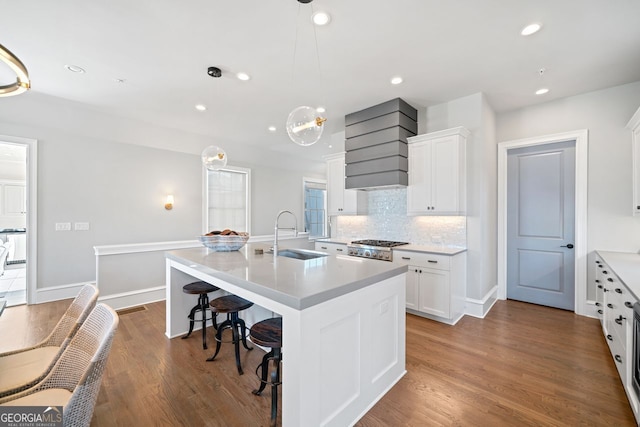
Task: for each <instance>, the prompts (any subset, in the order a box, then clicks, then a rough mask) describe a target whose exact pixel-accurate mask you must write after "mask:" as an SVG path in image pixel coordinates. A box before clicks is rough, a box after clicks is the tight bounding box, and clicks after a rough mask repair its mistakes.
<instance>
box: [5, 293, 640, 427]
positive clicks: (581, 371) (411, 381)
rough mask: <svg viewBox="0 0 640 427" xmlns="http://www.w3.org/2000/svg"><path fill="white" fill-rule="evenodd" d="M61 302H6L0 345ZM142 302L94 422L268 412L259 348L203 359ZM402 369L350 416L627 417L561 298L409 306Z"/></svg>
mask: <svg viewBox="0 0 640 427" xmlns="http://www.w3.org/2000/svg"><path fill="white" fill-rule="evenodd" d="M69 302H70V301H69V300H67V301H58V302H54V303H47V304H40V305H37V306H28V307H27V306H19V307H11V308H7V309H6V310H5V312H4V313H3V314H2V316H1V317H0V337H1V339H0V351H5V350H8V349H11V348H16V347H20V346H23V345H27V344H30V343H35V342H37V341H39V340H40V339H41V338H42V337H44V336H45V335H46V334H47V333H48V332H49V331H50V330H51V329H52V328H53V326H54V325H55V323H56V322H57V320H58V319H59V318H60V316H61V315H62V313H63V312H64V310H65V309H66V307H67V305H68V304H69ZM145 307H146V310H141V311H132V312H129V313H123V314H122V315H121V318H120V327H119V329H118V332H117V334H116V338H115V340H114V345H113V348H112V350H111V355H110V358H109V362H108V365H107V369H106V371H105V375H104V377H103V383H102V388H101V391H100V396H99V398H98V402H97V405H96V409H95V412H94V416H93V420H92V424H91V425H92V426H97V427H103V426H132V425H136V426H164V425H166V426H174V425H175V426H177V425H182V426H266V425H268V424H269V409H270V392H269V391H265V393H264V394H263V396H254V395H253V394H251V390H252V389H253V388H255V387H256V386H257V380H256V378H255V375H254V374H253V370H254V369H255V366H257V364H258V363H259V361H260V359H261V357H262V355H263V354H264V353H263V352H262V351H261V350H260V349H257V348H256V349H255V350H253V351H251V352H246V351H244V350H243V351H242V363H243V367H244V368H245V374H244V375H243V376H238V373H237V371H236V368H235V363H234V358H233V347H232V346H231V345H230V344H223V348H222V350H221V353H220V355H218V359H216V361H214V362H205V359H206V358H207V357H209V356H210V355H211V354H213V350H212V349H211V345H210V346H209V347H210V349H209V350H203V349H202V344H201V339H200V334H198V333H196V334H194V336H192V337H190V338H189V339H186V340H181V339H173V340H168V339H166V338H165V336H164V315H165V311H164V309H165V305H164V303H163V302H159V303H153V304H148V305H146V306H145ZM185 320H186V319H185ZM27 325H28V326H27ZM209 332H210V333H209V335H208V340H209V343H210V344H214V340H213V330H211V331H209ZM284 357H285V359H284V360H285V362H284V363H286V353H285V354H284ZM407 371H408V372H407V374H406V375H405V376H404V377H403V378H402V379H401V380H400V382H399V383H398V384H397V385H396V386H395V387H394V388H393V389H391V391H390V392H389V393H387V395H385V396H384V397H383V398H382V399H381V400H380V402H378V403H377V404H376V405H375V406H374V407H373V408H372V409H371V410H370V411H369V412H368V413H367V414H366V415H365V416H364V417H363V418H362V419H361V420H360V421H359V422H358V423H357V424H356V425H357V426H359V427H365V426H366V427H368V426H440V425H442V426H514V425H517V426H577V425H581V426H609V425H610V426H634V425H636V423H635V421H634V418H633V414H632V412H631V408H630V407H629V403H628V402H627V399H626V396H625V394H624V390H623V388H622V384H621V382H620V379H619V378H618V375H617V371H616V368H615V366H614V362H613V359H612V358H611V355H610V353H609V351H608V348H607V345H606V343H605V341H604V338H603V336H602V332H601V328H600V323H599V322H598V321H597V320H595V319H589V318H585V317H581V316H576V315H575V314H573V313H571V312H567V311H563V310H556V309H551V308H547V307H541V306H536V305H531V304H525V303H520V302H516V301H499V302H498V303H497V304H496V305H495V306H494V308H493V309H492V310H491V312H490V313H489V315H488V316H487V317H486V319H476V318H473V317H469V316H466V317H465V318H463V319H462V320H461V321H460V322H459V323H458V324H457V325H456V326H448V325H444V324H441V323H438V322H433V321H430V320H428V319H423V318H421V317H417V316H413V315H408V316H407ZM284 381H285V383H286V379H284ZM285 386H286V384H285Z"/></svg>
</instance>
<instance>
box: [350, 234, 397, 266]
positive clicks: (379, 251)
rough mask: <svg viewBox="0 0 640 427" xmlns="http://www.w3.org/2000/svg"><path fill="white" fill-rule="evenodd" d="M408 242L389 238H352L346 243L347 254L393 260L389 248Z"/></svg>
mask: <svg viewBox="0 0 640 427" xmlns="http://www.w3.org/2000/svg"><path fill="white" fill-rule="evenodd" d="M408 244H409V243H407V242H393V241H389V240H373V239H367V240H354V241H353V242H351V244H349V245H347V254H348V255H351V256H357V257H361V258H371V259H379V260H382V261H393V254H392V251H391V248H393V247H395V246H401V245H408Z"/></svg>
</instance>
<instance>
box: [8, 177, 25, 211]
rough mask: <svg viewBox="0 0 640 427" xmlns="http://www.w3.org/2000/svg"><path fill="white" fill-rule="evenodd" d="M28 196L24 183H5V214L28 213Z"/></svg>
mask: <svg viewBox="0 0 640 427" xmlns="http://www.w3.org/2000/svg"><path fill="white" fill-rule="evenodd" d="M26 202H27V198H26V192H25V186H24V184H5V185H4V214H5V215H24V214H26V213H27V203H26Z"/></svg>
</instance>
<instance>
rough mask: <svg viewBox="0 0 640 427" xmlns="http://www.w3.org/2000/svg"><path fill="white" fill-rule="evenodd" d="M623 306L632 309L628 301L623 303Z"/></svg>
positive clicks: (631, 304)
mask: <svg viewBox="0 0 640 427" xmlns="http://www.w3.org/2000/svg"><path fill="white" fill-rule="evenodd" d="M624 306H625V307H627V308H633V303H632V302H630V301H625V302H624Z"/></svg>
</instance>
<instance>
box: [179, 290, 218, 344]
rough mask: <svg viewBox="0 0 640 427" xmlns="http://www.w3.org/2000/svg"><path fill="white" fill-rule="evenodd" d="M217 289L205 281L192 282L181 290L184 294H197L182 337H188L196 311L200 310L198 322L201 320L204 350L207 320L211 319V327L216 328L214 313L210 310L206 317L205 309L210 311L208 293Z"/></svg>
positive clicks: (191, 330)
mask: <svg viewBox="0 0 640 427" xmlns="http://www.w3.org/2000/svg"><path fill="white" fill-rule="evenodd" d="M217 290H220V288H218V287H217V286H213V285H212V284H210V283H207V282H193V283H189V284H187V285H184V286H183V287H182V292H184V293H185V294H192V295H198V304H196V305H195V307H193V308H192V309H191V311H190V312H189V332H188V333H187V335H185V336H184V337H182V339H186V338H189V335H191V332H193V323H194V322H196V320H195V316H196V313H197V312H198V311H201V312H202V320H198V322H202V348H203V349H205V350H206V349H207V320H209V319H211V321H212V322H213V328H214V329H218V324H217V322H216V315H215V314H214V313H213V312H212V313H211V317H210V318H207V310H209V311H211V309H210V308H209V293H210V292H215V291H217Z"/></svg>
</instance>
